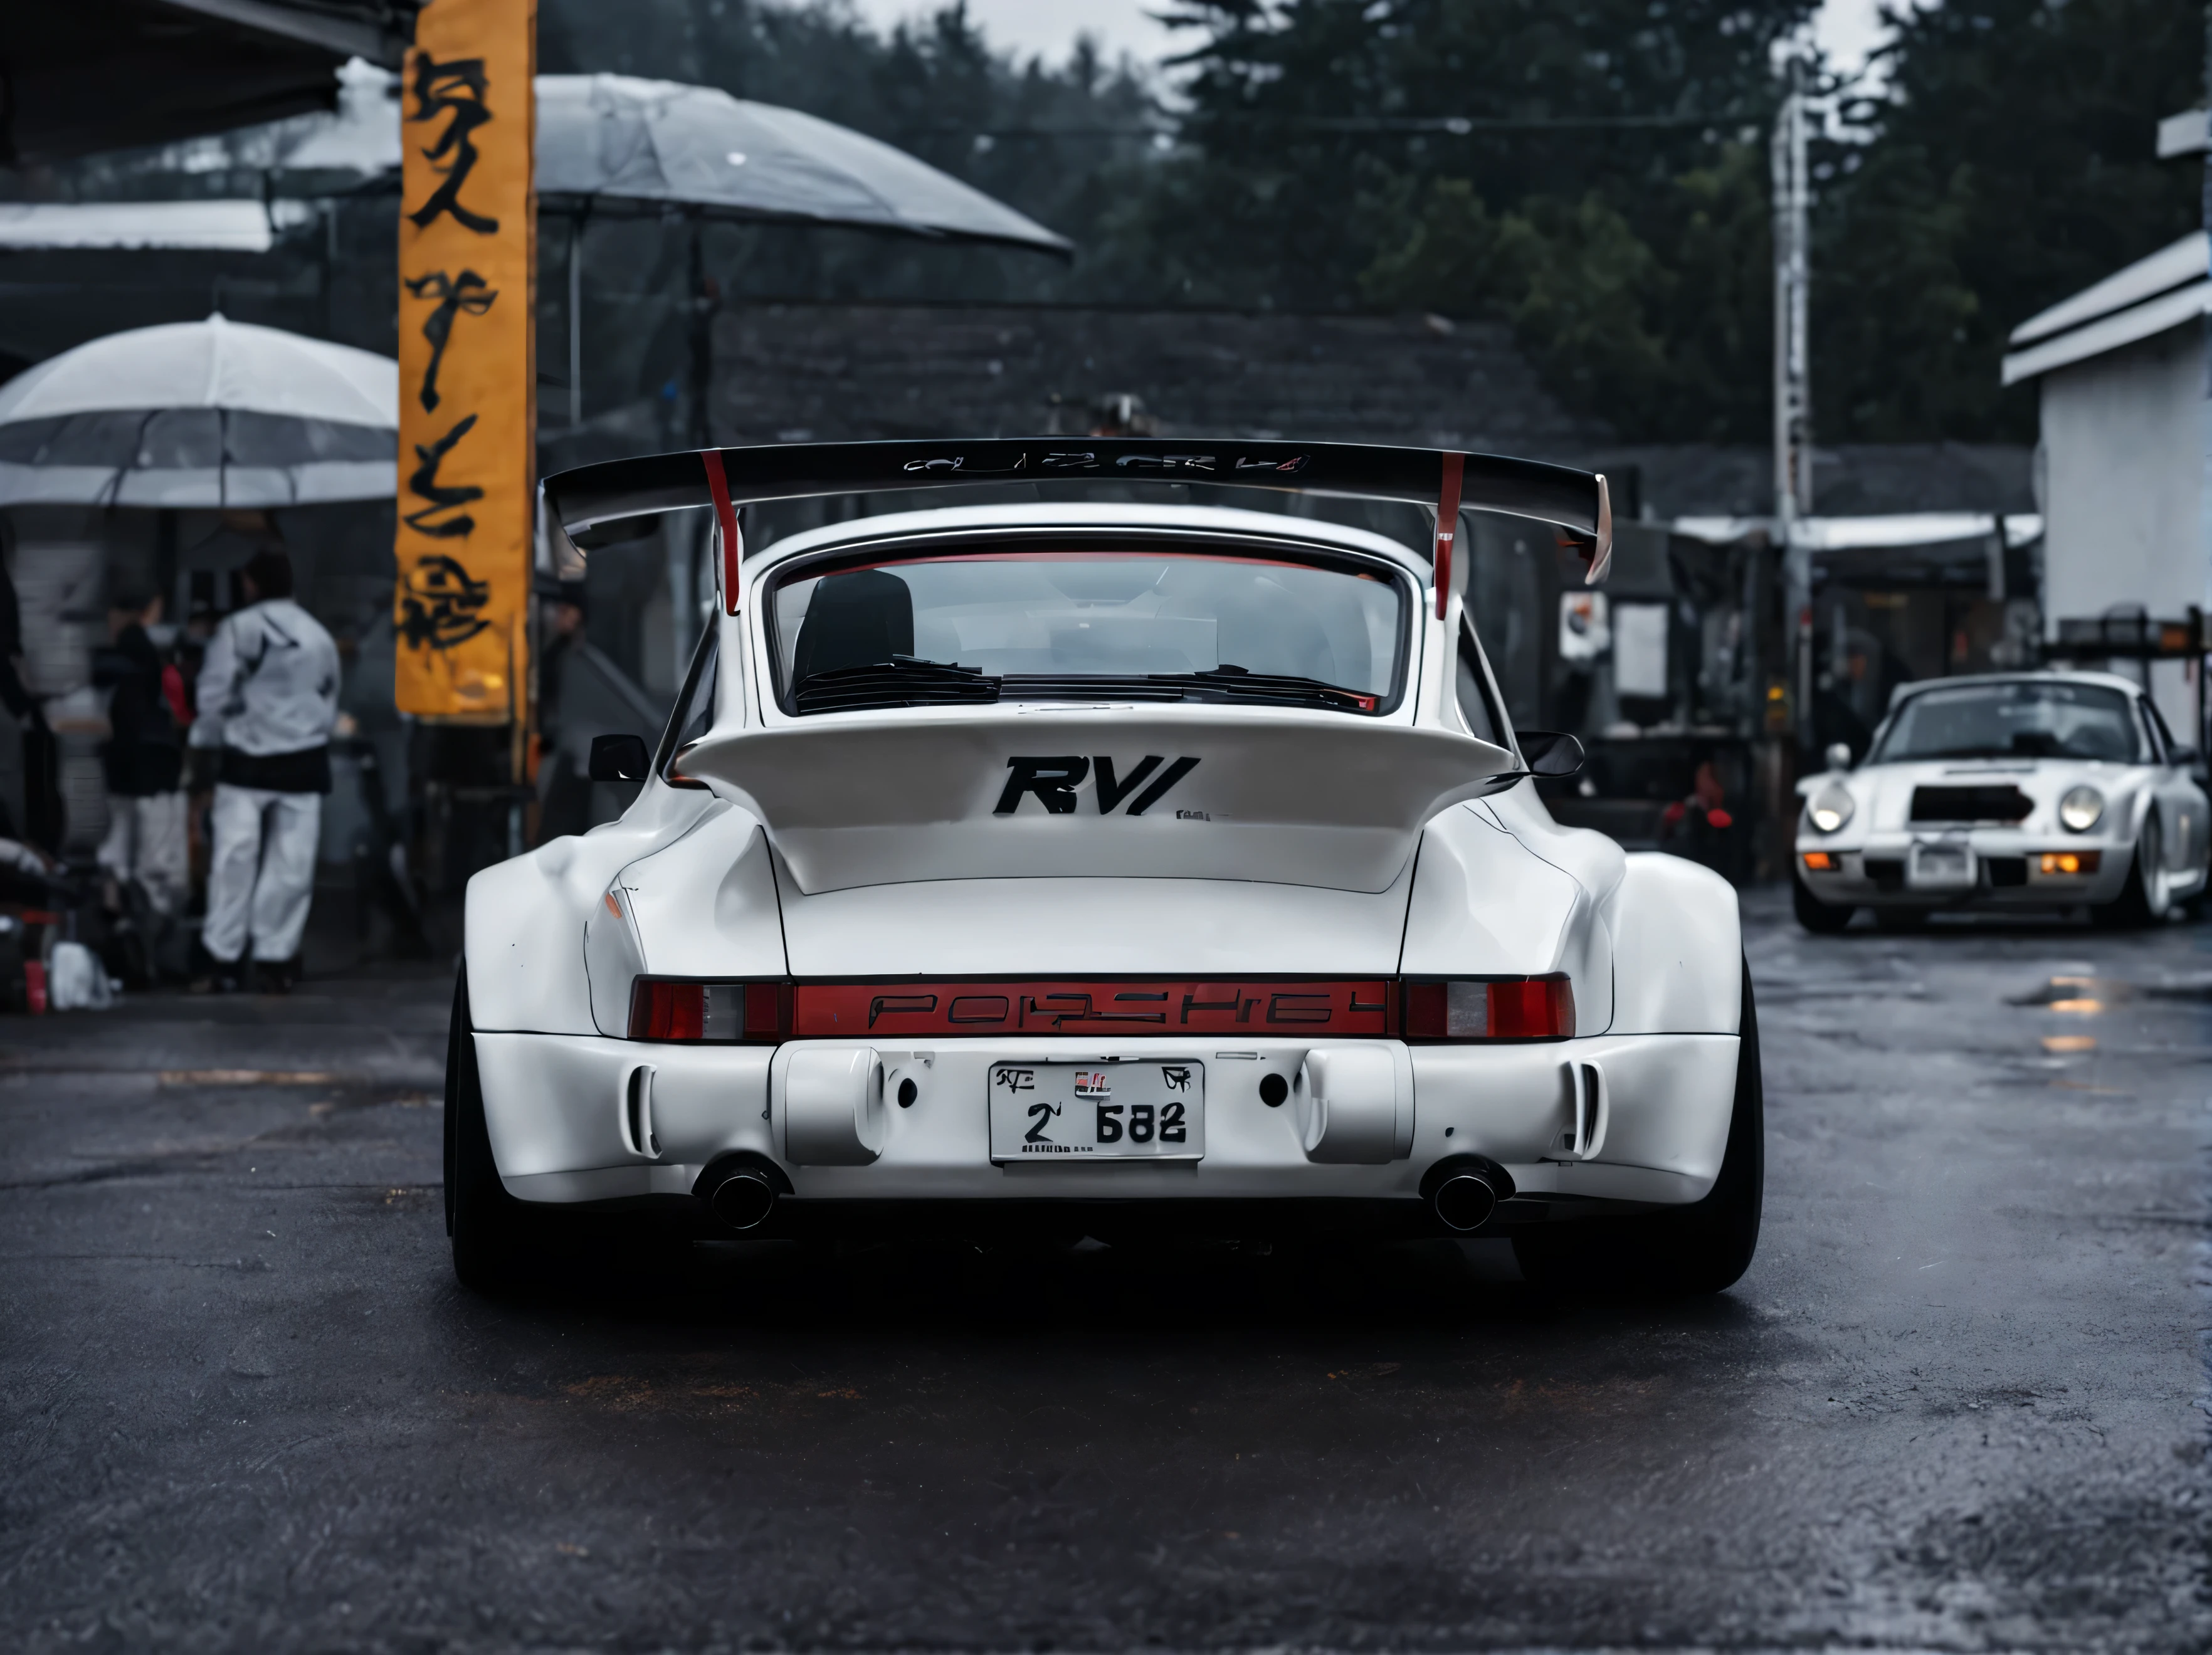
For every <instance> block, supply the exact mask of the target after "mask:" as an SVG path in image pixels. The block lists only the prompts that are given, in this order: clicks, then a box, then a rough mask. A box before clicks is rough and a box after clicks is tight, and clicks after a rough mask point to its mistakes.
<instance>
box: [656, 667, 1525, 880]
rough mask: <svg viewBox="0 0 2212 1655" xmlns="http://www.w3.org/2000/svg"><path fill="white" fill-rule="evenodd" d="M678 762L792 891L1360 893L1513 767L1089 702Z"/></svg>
mask: <svg viewBox="0 0 2212 1655" xmlns="http://www.w3.org/2000/svg"><path fill="white" fill-rule="evenodd" d="M677 763H678V767H679V768H680V769H681V770H682V772H683V773H684V774H685V775H686V776H690V777H694V778H696V779H699V780H701V781H703V782H705V783H707V784H708V785H709V786H711V787H712V788H713V789H714V791H716V792H717V793H720V794H721V795H722V796H724V797H728V798H731V799H733V800H735V801H736V802H737V803H740V804H742V805H744V807H745V808H746V809H750V811H752V812H753V813H754V814H755V815H757V816H758V817H759V818H760V819H761V821H763V824H765V826H766V828H767V832H768V835H769V840H770V842H771V843H772V844H773V845H774V846H775V849H776V851H777V852H778V853H779V854H780V855H781V858H783V861H784V863H785V864H786V866H787V868H788V869H789V870H790V874H791V876H792V878H793V881H794V882H796V883H797V885H798V887H799V889H800V890H801V891H804V892H808V893H817V892H823V891H835V890H844V889H849V888H854V887H856V886H865V885H888V884H898V883H905V882H914V881H923V880H953V879H1030V878H1052V877H1092V878H1098V877H1109V878H1110V877H1130V878H1135V877H1150V878H1155V879H1158V878H1170V879H1174V878H1186V879H1218V880H1249V881H1257V882H1264V883H1270V884H1280V885H1309V886H1319V887H1323V888H1330V889H1334V890H1344V891H1364V892H1379V891H1383V890H1386V889H1388V888H1389V887H1390V885H1391V884H1392V882H1394V881H1395V879H1396V878H1397V877H1398V876H1399V874H1400V872H1401V870H1403V869H1404V868H1405V866H1406V864H1407V860H1408V859H1409V858H1411V857H1412V855H1413V846H1414V845H1415V842H1416V841H1417V840H1418V839H1419V834H1420V831H1421V828H1422V826H1423V824H1425V822H1427V821H1429V820H1430V819H1431V817H1433V816H1434V815H1436V814H1437V812H1438V811H1439V810H1442V809H1445V808H1446V807H1447V806H1449V805H1451V804H1454V803H1458V802H1460V801H1462V800H1465V799H1472V798H1479V797H1483V796H1484V795H1486V794H1488V793H1492V792H1495V791H1500V790H1501V789H1502V788H1504V787H1506V786H1510V785H1512V781H1513V779H1515V778H1516V775H1517V772H1516V768H1515V761H1514V758H1513V755H1511V754H1510V753H1509V752H1507V751H1506V750H1505V749H1503V748H1501V747H1498V746H1495V745H1493V744H1492V743H1488V742H1484V741H1478V740H1476V739H1475V738H1474V737H1469V736H1464V735H1460V734H1458V733H1456V732H1454V731H1447V730H1441V729H1434V728H1422V727H1418V726H1414V725H1411V724H1386V723H1381V722H1378V721H1375V720H1371V719H1368V718H1359V717H1356V716H1352V715H1346V714H1342V713H1332V712H1304V711H1290V710H1285V709H1279V708H1246V707H1224V706H1210V705H1209V706H1165V707H1163V706H1157V705H1153V706H1143V705H1138V706H1109V705H1103V704H1091V703H1086V704H1084V705H1082V706H1062V705H1043V706H1019V705H1015V706H1007V705H1005V704H1001V705H999V706H992V707H990V708H987V709H976V710H973V711H968V712H940V711H938V710H936V709H931V710H928V711H922V710H919V709H911V708H908V709H901V710H899V711H898V712H893V713H889V714H885V713H882V712H869V713H854V714H850V715H847V714H837V713H827V714H818V715H816V716H814V717H811V718H807V719H805V721H803V722H800V723H793V724H779V725H776V726H774V727H771V728H768V729H758V728H755V729H747V730H742V731H724V732H718V733H715V734H711V735H708V736H707V737H703V738H702V739H701V740H700V741H698V742H696V743H694V744H692V745H691V746H690V747H688V748H686V749H684V750H683V751H682V752H681V753H680V754H678V757H677Z"/></svg>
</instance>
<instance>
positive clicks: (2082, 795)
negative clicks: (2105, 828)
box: [2058, 787, 2105, 834]
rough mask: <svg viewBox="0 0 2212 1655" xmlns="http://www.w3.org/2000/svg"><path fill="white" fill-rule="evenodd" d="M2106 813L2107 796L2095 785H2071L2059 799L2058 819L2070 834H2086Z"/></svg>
mask: <svg viewBox="0 0 2212 1655" xmlns="http://www.w3.org/2000/svg"><path fill="white" fill-rule="evenodd" d="M2104 814H2105V796H2104V795H2103V794H2102V793H2100V792H2099V791H2097V790H2096V789H2095V788H2093V787H2069V788H2068V789H2067V790H2066V797H2064V798H2063V799H2061V800H2059V801H2058V820H2059V821H2060V822H2061V823H2062V824H2063V825H2064V827H2065V828H2066V831H2067V832H2068V833H2069V834H2086V833H2087V832H2088V831H2089V830H2090V829H2091V828H2092V827H2095V826H2096V825H2097V819H2098V818H2099V817H2100V816H2101V815H2104Z"/></svg>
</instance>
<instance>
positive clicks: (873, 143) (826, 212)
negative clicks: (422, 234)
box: [537, 75, 1074, 253]
mask: <svg viewBox="0 0 2212 1655" xmlns="http://www.w3.org/2000/svg"><path fill="white" fill-rule="evenodd" d="M537 148H538V194H539V195H540V196H544V197H588V198H589V200H590V203H591V206H592V209H593V210H594V211H604V210H605V209H607V208H608V207H610V206H616V207H618V206H619V204H620V203H623V202H635V203H641V204H642V205H646V206H648V207H650V208H652V209H655V210H658V209H661V208H663V207H676V206H682V207H689V208H691V209H695V210H698V211H702V212H704V213H706V214H708V215H712V216H727V217H732V218H748V219H782V220H787V221H799V222H805V223H813V224H843V225H856V226H859V227H862V228H865V229H878V230H892V231H896V232H898V233H902V234H905V235H916V236H923V237H928V238H945V239H952V240H960V241H995V242H1002V243H1005V244H1006V245H1009V246H1017V247H1030V248H1036V249H1038V250H1041V251H1043V252H1056V253H1068V252H1073V251H1074V247H1073V244H1072V243H1071V242H1069V241H1068V240H1067V239H1066V237H1064V236H1058V235H1054V233H1052V232H1051V231H1050V230H1048V229H1046V228H1045V227H1043V226H1042V224H1039V223H1037V222H1036V221H1034V220H1032V219H1029V218H1025V217H1024V216H1023V215H1021V214H1019V213H1018V212H1016V211H1015V210H1014V209H1012V208H1011V207H1009V206H1007V205H1006V203H1003V202H1000V201H996V200H994V199H993V198H992V197H989V196H987V195H985V194H984V193H983V192H982V191H980V190H976V189H973V188H971V187H969V185H965V184H963V183H962V182H961V181H960V180H959V179H956V178H954V177H952V176H951V174H949V173H941V172H939V171H938V169H937V168H936V167H932V166H930V165H929V164H928V163H927V162H926V161H917V160H915V157H913V156H912V155H908V154H907V153H906V152H905V151H904V150H902V149H893V148H892V147H891V146H890V144H887V143H881V142H878V141H877V140H876V139H874V138H871V137H867V136H864V135H863V134H861V133H859V132H855V131H854V130H852V129H851V128H850V127H846V126H839V125H837V124H836V123H835V122H833V121H825V120H823V119H820V118H817V117H816V116H813V115H807V114H802V113H801V112H799V111H798V110H796V109H785V108H781V107H780V106H777V105H775V104H763V103H752V102H749V101H747V100H744V99H741V98H733V97H732V96H731V95H730V94H728V93H726V92H724V91H721V90H720V89H719V88H714V87H710V86H685V85H683V84H681V83H680V82H675V81H645V80H639V79H636V78H635V77H634V76H628V75H540V76H538V146H537ZM549 204H550V203H549Z"/></svg>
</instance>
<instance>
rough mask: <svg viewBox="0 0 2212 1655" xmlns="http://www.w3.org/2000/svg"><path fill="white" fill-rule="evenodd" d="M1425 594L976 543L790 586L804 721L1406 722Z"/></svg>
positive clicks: (1218, 561) (1375, 576)
mask: <svg viewBox="0 0 2212 1655" xmlns="http://www.w3.org/2000/svg"><path fill="white" fill-rule="evenodd" d="M1409 591H1410V587H1409V585H1408V583H1407V581H1405V580H1404V579H1402V578H1401V577H1399V576H1398V575H1397V574H1396V573H1395V572H1394V571H1392V570H1390V569H1389V567H1388V566H1386V565H1383V564H1382V563H1380V562H1379V561H1378V562H1376V563H1374V564H1372V565H1369V564H1366V563H1364V562H1361V561H1355V560H1351V559H1346V560H1343V561H1336V560H1331V559H1320V558H1316V559H1315V560H1314V561H1303V560H1296V559H1285V558H1277V557H1256V556H1249V555H1236V554H1223V553H1218V552H1203V551H1194V552H1181V551H1176V552H1162V551H1158V550H1152V549H1130V550H1120V549H1080V550H1061V549H1018V550H1017V549H965V550H960V551H954V552H947V553H941V554H933V555H926V556H916V557H909V558H900V559H895V560H888V561H877V562H872V563H868V564H866V565H864V566H860V567H854V566H850V565H848V566H845V567H838V568H836V569H834V570H832V571H829V572H824V573H814V572H810V571H808V570H806V569H804V568H802V569H799V570H795V571H793V573H791V574H790V575H788V576H787V577H786V578H785V579H783V580H781V582H779V583H777V584H776V585H775V586H774V587H773V588H772V591H771V596H770V600H769V602H770V608H771V615H770V619H771V626H772V631H773V634H774V637H775V652H776V664H777V681H778V688H779V693H780V694H781V699H782V700H783V703H784V706H785V707H786V710H787V711H790V712H802V713H804V712H830V711H849V710H853V709H854V708H857V707H860V706H901V705H932V704H936V703H939V702H957V701H963V700H1086V699H1108V700H1120V699H1129V698H1134V699H1139V700H1231V701H1245V702H1261V703H1272V704H1276V705H1284V706H1316V707H1325V708H1330V709H1333V710H1336V711H1341V712H1353V713H1370V714H1371V713H1377V712H1388V711H1389V710H1390V708H1391V707H1392V706H1395V704H1396V702H1397V700H1398V698H1399V695H1400V694H1401V680H1402V678H1403V676H1404V671H1405V653H1406V635H1407V612H1408V606H1409V601H1410V600H1409V597H1408V593H1409Z"/></svg>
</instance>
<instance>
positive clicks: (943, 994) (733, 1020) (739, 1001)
mask: <svg viewBox="0 0 2212 1655" xmlns="http://www.w3.org/2000/svg"><path fill="white" fill-rule="evenodd" d="M1574 1032H1575V991H1574V985H1572V984H1571V982H1569V981H1568V979H1566V977H1565V976H1564V975H1562V974H1556V973H1555V974H1553V975H1551V976H1547V977H1497V978H1460V979H1444V980H1440V981H1439V980H1430V981H1424V982H1403V983H1401V982H1395V981H1393V980H1391V979H1387V978H1380V977H1375V978H1364V979H1352V980H1348V981H1347V980H1345V979H1322V980H1316V979H1310V978H1309V979H1297V978H1289V979H1284V978H1273V979H1256V980H1255V979H1234V978H1232V979H1220V978H1214V979H1203V978H1162V979H1139V980H1131V979H1127V978H1123V979H1119V980H1115V979H1107V980H1104V981H1099V980H1097V979H1091V980H1080V979H1079V980H1074V981H1069V980H1066V979H1047V980H1037V979H1029V980H1019V981H1006V980H1000V981H996V982H994V981H991V980H989V979H981V980H975V981H966V982H944V981H927V980H924V981H916V980H915V979H911V978H909V979H906V980H905V981H903V982H894V983H798V984H793V983H788V982H778V981H769V982H747V983H702V982H683V981H671V980H670V979H667V978H661V977H641V978H638V979H636V981H635V985H633V987H632V989H631V991H630V1007H629V1037H630V1039H632V1040H705V1041H712V1042H720V1043H725V1044H733V1045H734V1044H746V1045H756V1046H773V1045H775V1044H776V1043H778V1042H779V1041H782V1040H794V1039H795V1040H852V1039H855V1038H859V1039H866V1038H870V1037H873V1038H876V1039H883V1038H886V1037H900V1038H911V1037H921V1036H927V1037H931V1038H938V1037H949V1038H951V1039H959V1038H961V1037H963V1036H974V1035H986V1034H1024V1035H1031V1034H1062V1035H1099V1034H1115V1035H1149V1036H1152V1037H1154V1038H1162V1037H1164V1038H1168V1039H1176V1038H1188V1037H1190V1036H1193V1035H1200V1034H1204V1035H1229V1034H1239V1033H1241V1034H1248V1035H1249V1034H1266V1035H1273V1036H1277V1037H1289V1038H1292V1039H1298V1040H1305V1039H1310V1038H1314V1037H1327V1038H1331V1039H1337V1040H1342V1039H1346V1038H1352V1039H1358V1038H1361V1037H1366V1038H1370V1039H1372V1038H1376V1037H1381V1036H1387V1035H1391V1034H1400V1033H1402V1034H1404V1035H1405V1037H1406V1038H1407V1039H1408V1040H1566V1039H1568V1038H1570V1037H1571V1036H1572V1034H1574Z"/></svg>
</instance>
